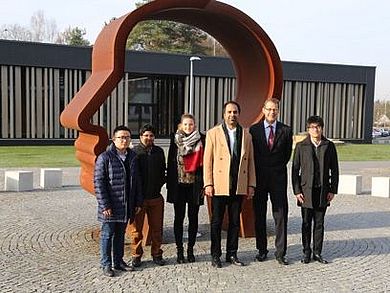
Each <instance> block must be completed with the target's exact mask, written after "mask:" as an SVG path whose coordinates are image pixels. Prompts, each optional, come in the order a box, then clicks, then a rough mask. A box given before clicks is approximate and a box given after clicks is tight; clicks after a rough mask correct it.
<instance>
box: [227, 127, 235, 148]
mask: <svg viewBox="0 0 390 293" xmlns="http://www.w3.org/2000/svg"><path fill="white" fill-rule="evenodd" d="M226 128H227V131H228V135H229V143H230V154H231V155H232V154H233V149H234V142H235V140H236V132H237V127H236V128H234V129H230V128H229V127H226Z"/></svg>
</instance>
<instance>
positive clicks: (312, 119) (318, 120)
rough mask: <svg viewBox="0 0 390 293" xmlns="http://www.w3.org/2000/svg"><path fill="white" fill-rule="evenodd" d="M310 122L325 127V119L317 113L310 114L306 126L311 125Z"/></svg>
mask: <svg viewBox="0 0 390 293" xmlns="http://www.w3.org/2000/svg"><path fill="white" fill-rule="evenodd" d="M310 124H318V125H319V126H321V128H324V120H323V119H322V118H321V117H320V116H317V115H314V116H310V117H309V118H307V121H306V127H309V126H310Z"/></svg>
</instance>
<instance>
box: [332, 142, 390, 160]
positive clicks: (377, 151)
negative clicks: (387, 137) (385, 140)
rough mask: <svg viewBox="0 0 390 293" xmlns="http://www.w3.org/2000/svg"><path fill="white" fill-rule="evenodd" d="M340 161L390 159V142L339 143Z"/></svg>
mask: <svg viewBox="0 0 390 293" xmlns="http://www.w3.org/2000/svg"><path fill="white" fill-rule="evenodd" d="M337 154H338V157H339V160H340V161H390V145H389V144H387V145H386V144H344V145H337Z"/></svg>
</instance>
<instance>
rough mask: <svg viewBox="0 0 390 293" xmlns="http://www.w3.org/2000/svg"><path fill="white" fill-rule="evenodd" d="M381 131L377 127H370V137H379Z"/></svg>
mask: <svg viewBox="0 0 390 293" xmlns="http://www.w3.org/2000/svg"><path fill="white" fill-rule="evenodd" d="M381 136H382V133H381V132H380V131H379V129H376V128H373V129H372V138H377V137H381Z"/></svg>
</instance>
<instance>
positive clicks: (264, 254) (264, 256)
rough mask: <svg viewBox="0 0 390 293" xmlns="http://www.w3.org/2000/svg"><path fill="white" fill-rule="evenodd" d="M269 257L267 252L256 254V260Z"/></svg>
mask: <svg viewBox="0 0 390 293" xmlns="http://www.w3.org/2000/svg"><path fill="white" fill-rule="evenodd" d="M266 259H267V253H258V254H256V260H257V261H260V262H262V261H265V260H266Z"/></svg>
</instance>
